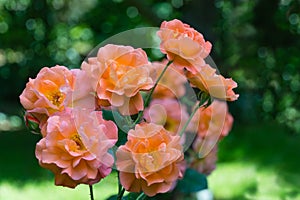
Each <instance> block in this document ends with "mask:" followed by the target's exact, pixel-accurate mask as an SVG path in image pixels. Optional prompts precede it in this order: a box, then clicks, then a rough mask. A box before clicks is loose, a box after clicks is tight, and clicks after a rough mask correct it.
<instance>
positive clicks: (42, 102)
mask: <svg viewBox="0 0 300 200" xmlns="http://www.w3.org/2000/svg"><path fill="white" fill-rule="evenodd" d="M73 88H74V76H73V73H72V72H71V71H70V70H69V69H67V68H66V67H64V66H59V65H56V66H55V67H51V68H48V67H44V68H42V69H41V70H40V72H39V73H38V75H37V77H36V78H35V79H31V78H29V82H28V83H27V84H26V88H25V89H24V91H23V92H22V94H21V95H20V101H21V104H22V105H23V107H24V108H25V109H26V110H27V111H28V112H34V113H43V114H46V115H48V116H49V115H51V114H53V113H54V112H56V111H62V110H63V109H64V108H65V106H66V105H67V104H68V102H69V100H70V99H69V98H67V96H68V94H69V93H70V92H71V91H72V90H73Z"/></svg>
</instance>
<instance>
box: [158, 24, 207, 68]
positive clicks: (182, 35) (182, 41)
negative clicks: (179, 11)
mask: <svg viewBox="0 0 300 200" xmlns="http://www.w3.org/2000/svg"><path fill="white" fill-rule="evenodd" d="M157 35H158V36H159V37H160V39H161V43H160V49H161V52H162V53H164V54H167V57H168V59H169V60H172V61H173V62H174V64H175V65H176V66H179V67H185V68H186V69H187V70H188V71H190V72H192V73H195V70H196V69H197V68H199V67H200V66H202V65H203V64H204V63H205V62H204V58H206V57H207V56H208V55H209V53H210V50H211V47H212V45H211V43H210V42H207V41H205V40H204V38H203V35H202V34H201V33H199V32H197V31H196V30H195V29H193V28H191V27H190V26H189V25H188V24H185V23H182V22H181V21H180V20H178V19H174V20H172V21H169V22H167V21H164V22H163V23H162V24H161V26H160V30H159V31H158V32H157Z"/></svg>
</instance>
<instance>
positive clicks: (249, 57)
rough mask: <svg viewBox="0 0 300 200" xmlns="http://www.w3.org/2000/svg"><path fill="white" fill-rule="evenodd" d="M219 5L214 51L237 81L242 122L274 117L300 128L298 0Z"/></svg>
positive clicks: (299, 22) (293, 127) (295, 128)
mask: <svg viewBox="0 0 300 200" xmlns="http://www.w3.org/2000/svg"><path fill="white" fill-rule="evenodd" d="M215 5H216V8H217V10H218V12H219V17H220V18H219V19H220V20H218V24H217V26H216V32H217V37H216V38H217V41H216V46H217V48H216V54H217V57H219V59H220V60H221V61H220V62H221V63H222V68H223V67H224V68H225V69H230V71H231V75H232V76H233V77H234V78H236V80H237V82H238V83H239V90H240V93H241V94H242V95H241V97H240V101H239V103H240V106H239V108H237V109H238V110H239V113H242V114H243V113H245V115H247V116H245V115H244V116H243V120H244V121H249V120H251V119H252V120H255V119H257V118H259V119H265V120H270V119H276V120H277V121H278V122H280V123H283V124H285V125H286V126H288V127H289V128H291V129H292V130H293V131H295V132H300V125H299V124H300V123H299V122H300V104H299V103H300V102H299V101H298V99H299V98H298V95H297V93H299V91H300V76H299V73H298V72H299V69H300V59H299V55H300V50H299V48H298V46H299V45H300V44H299V40H298V38H299V34H300V18H299V14H300V9H299V8H300V3H299V1H297V0H282V1H274V2H272V3H266V2H264V1H250V0H246V1H223V0H218V1H216V2H215ZM220 68H221V67H220ZM243 94H244V95H243Z"/></svg>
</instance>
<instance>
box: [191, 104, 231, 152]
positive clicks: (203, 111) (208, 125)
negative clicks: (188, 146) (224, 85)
mask: <svg viewBox="0 0 300 200" xmlns="http://www.w3.org/2000/svg"><path fill="white" fill-rule="evenodd" d="M232 124H233V117H232V115H231V114H230V113H229V112H228V106H227V103H226V102H225V101H218V100H214V101H213V102H212V104H211V105H210V106H208V107H207V108H203V107H201V108H199V110H198V111H197V112H196V114H195V116H194V117H193V119H192V121H191V127H193V131H195V132H196V133H197V136H196V139H195V141H194V143H193V149H194V151H195V152H198V153H200V154H201V155H202V156H206V155H207V154H208V153H209V152H210V151H211V150H212V149H213V148H214V146H215V145H216V144H217V142H218V141H219V140H220V139H222V138H223V137H225V136H226V135H228V133H229V131H230V130H231V128H232Z"/></svg>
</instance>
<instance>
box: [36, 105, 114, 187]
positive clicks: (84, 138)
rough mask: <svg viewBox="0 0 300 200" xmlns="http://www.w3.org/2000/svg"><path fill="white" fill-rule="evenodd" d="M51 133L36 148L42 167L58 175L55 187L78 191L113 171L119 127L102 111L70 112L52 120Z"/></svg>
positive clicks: (47, 128)
mask: <svg viewBox="0 0 300 200" xmlns="http://www.w3.org/2000/svg"><path fill="white" fill-rule="evenodd" d="M46 131H47V134H46V136H45V137H44V138H43V139H41V140H40V141H39V142H38V143H37V145H36V151H35V154H36V157H37V159H38V160H39V164H40V165H41V166H42V167H44V168H46V169H49V170H51V171H52V172H53V173H54V175H55V184H56V185H62V186H67V187H71V188H74V187H76V186H77V185H78V184H81V183H84V184H94V183H96V182H99V181H100V180H101V179H102V178H104V177H106V176H107V175H108V174H109V173H110V172H111V167H112V165H113V162H114V159H113V157H112V156H111V155H110V154H109V153H108V150H109V148H111V147H112V146H113V145H114V144H115V143H116V141H117V127H116V125H115V124H114V123H113V122H112V121H106V120H104V119H103V118H102V112H100V111H93V112H90V111H88V110H71V109H66V110H64V111H63V112H57V113H55V114H54V115H52V116H51V117H49V118H48V123H47V127H46Z"/></svg>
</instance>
